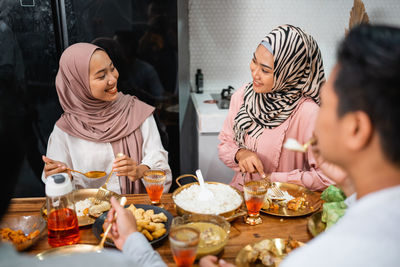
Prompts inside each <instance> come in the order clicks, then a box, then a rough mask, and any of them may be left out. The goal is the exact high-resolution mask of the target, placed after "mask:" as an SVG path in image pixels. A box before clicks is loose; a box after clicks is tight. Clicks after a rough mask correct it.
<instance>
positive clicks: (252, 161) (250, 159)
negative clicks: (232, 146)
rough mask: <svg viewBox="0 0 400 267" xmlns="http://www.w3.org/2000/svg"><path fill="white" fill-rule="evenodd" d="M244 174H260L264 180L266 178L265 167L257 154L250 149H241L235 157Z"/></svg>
mask: <svg viewBox="0 0 400 267" xmlns="http://www.w3.org/2000/svg"><path fill="white" fill-rule="evenodd" d="M235 159H236V161H237V162H238V164H239V168H240V171H241V172H242V173H246V172H248V173H259V174H260V176H261V177H262V178H265V177H266V175H265V173H264V166H263V164H262V162H261V160H260V158H259V157H258V156H257V154H256V153H255V152H253V151H250V150H248V149H244V148H242V149H240V150H239V151H238V152H237V153H236V156H235Z"/></svg>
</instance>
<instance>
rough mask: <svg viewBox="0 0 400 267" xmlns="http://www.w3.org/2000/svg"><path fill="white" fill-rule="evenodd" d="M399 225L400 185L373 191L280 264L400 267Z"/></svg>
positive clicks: (325, 266) (334, 266)
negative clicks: (327, 228)
mask: <svg viewBox="0 0 400 267" xmlns="http://www.w3.org/2000/svg"><path fill="white" fill-rule="evenodd" d="M377 183H379V179H377ZM399 224H400V186H396V187H391V188H388V189H384V190H380V191H378V192H374V193H370V194H368V195H366V196H364V197H362V198H361V199H359V200H357V201H356V202H355V203H353V204H352V205H351V206H350V207H349V208H348V210H347V211H346V214H345V215H344V216H343V217H342V218H341V219H340V220H339V221H338V222H337V223H336V224H335V225H333V226H332V227H331V228H329V230H327V231H326V232H325V233H322V234H320V235H319V236H317V237H316V238H314V239H313V240H311V241H310V242H308V243H307V244H306V245H305V246H304V247H302V248H298V249H296V250H295V251H293V252H292V253H290V254H289V256H288V257H287V258H286V259H285V260H284V261H283V262H282V263H281V265H279V266H280V267H290V266H296V267H300V266H318V267H320V266H324V267H330V266H332V267H337V266H351V267H355V266H363V267H365V266H385V267H389V266H400V230H399Z"/></svg>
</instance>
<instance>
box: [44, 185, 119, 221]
mask: <svg viewBox="0 0 400 267" xmlns="http://www.w3.org/2000/svg"><path fill="white" fill-rule="evenodd" d="M97 191H98V189H97V188H88V189H79V190H75V191H74V201H75V211H76V215H77V216H78V222H79V226H87V225H91V224H93V223H94V222H95V221H96V218H97V217H99V216H100V215H102V214H103V212H105V211H108V210H109V209H110V208H111V204H110V201H109V199H107V200H104V201H102V202H101V203H99V204H97V205H95V204H94V200H95V197H96V194H97ZM109 196H110V198H111V196H114V197H116V198H117V199H119V198H121V196H120V195H118V194H117V193H114V192H111V194H110V195H109ZM40 213H41V214H42V216H43V218H45V219H46V220H47V208H46V203H45V204H44V205H43V206H42V208H41V210H40Z"/></svg>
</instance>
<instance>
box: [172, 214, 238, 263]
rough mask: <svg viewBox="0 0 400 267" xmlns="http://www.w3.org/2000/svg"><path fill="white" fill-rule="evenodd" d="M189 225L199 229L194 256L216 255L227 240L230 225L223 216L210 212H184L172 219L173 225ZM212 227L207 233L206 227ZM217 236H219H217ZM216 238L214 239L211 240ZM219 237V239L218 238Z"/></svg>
mask: <svg viewBox="0 0 400 267" xmlns="http://www.w3.org/2000/svg"><path fill="white" fill-rule="evenodd" d="M180 226H190V227H193V228H196V229H197V230H200V242H199V245H198V248H197V254H196V258H197V259H199V258H201V257H203V256H206V255H210V254H211V255H217V254H218V253H220V252H221V251H222V250H223V249H224V247H225V245H226V243H228V240H229V233H230V229H231V225H230V223H229V222H227V221H226V220H225V218H224V217H223V216H220V215H212V214H184V215H182V216H180V217H179V216H178V217H175V218H174V219H173V220H172V225H171V229H172V228H173V227H180ZM210 228H211V229H212V230H211V232H210V230H209V231H208V233H207V232H206V230H207V229H210ZM218 236H219V237H218ZM213 237H214V238H217V239H216V240H212V239H213ZM218 238H219V240H218Z"/></svg>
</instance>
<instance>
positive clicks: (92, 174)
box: [67, 168, 107, 179]
mask: <svg viewBox="0 0 400 267" xmlns="http://www.w3.org/2000/svg"><path fill="white" fill-rule="evenodd" d="M67 170H69V171H71V172H77V173H80V174H82V175H85V176H86V177H87V178H91V179H97V178H101V177H104V176H106V174H107V173H106V172H103V171H90V172H85V173H83V172H80V171H76V170H73V169H70V168H67Z"/></svg>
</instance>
